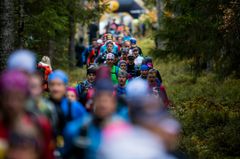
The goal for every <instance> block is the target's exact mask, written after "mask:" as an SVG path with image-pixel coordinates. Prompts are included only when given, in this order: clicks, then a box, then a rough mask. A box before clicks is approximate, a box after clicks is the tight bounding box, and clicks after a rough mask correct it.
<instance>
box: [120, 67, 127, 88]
mask: <svg viewBox="0 0 240 159" xmlns="http://www.w3.org/2000/svg"><path fill="white" fill-rule="evenodd" d="M127 76H128V73H127V72H126V71H124V70H121V71H119V73H118V83H119V85H120V86H121V87H124V86H125V85H126V82H127Z"/></svg>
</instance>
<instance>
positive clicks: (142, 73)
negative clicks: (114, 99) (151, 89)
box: [137, 65, 148, 80]
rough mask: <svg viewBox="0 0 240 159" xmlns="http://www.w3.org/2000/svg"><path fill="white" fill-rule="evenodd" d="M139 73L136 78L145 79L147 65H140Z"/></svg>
mask: <svg viewBox="0 0 240 159" xmlns="http://www.w3.org/2000/svg"><path fill="white" fill-rule="evenodd" d="M140 70H141V75H140V76H139V77H137V78H138V79H143V80H147V76H148V66H147V65H141V68H140Z"/></svg>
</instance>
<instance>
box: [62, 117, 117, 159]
mask: <svg viewBox="0 0 240 159" xmlns="http://www.w3.org/2000/svg"><path fill="white" fill-rule="evenodd" d="M118 119H121V118H119V117H117V116H115V115H114V116H112V118H111V119H110V121H113V120H118ZM83 128H86V132H87V133H86V135H85V136H81V132H82V130H83ZM102 131H103V128H101V127H99V126H97V125H96V124H95V123H94V122H93V117H91V116H86V118H84V119H83V120H81V119H79V120H75V121H73V122H71V123H70V124H68V126H67V127H66V129H65V131H64V138H65V141H66V143H65V152H64V153H65V156H66V158H70V157H73V158H74V159H75V158H83V157H82V156H71V155H74V154H73V153H72V150H73V149H74V145H75V143H76V141H78V140H79V139H83V138H87V139H88V140H89V141H90V142H89V144H87V145H86V147H85V152H86V153H85V154H86V156H85V157H84V158H83V159H96V157H97V156H96V155H97V152H98V149H99V146H100V144H101V140H102Z"/></svg>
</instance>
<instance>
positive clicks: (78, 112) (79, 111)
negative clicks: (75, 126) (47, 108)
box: [61, 98, 87, 120]
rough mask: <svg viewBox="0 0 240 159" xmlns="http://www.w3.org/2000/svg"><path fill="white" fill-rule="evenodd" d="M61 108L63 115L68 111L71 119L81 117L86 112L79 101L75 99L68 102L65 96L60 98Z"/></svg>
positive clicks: (67, 113) (66, 114)
mask: <svg viewBox="0 0 240 159" xmlns="http://www.w3.org/2000/svg"><path fill="white" fill-rule="evenodd" d="M69 106H70V107H71V112H70V110H69ZM61 109H62V111H63V113H64V116H65V117H67V116H68V115H69V112H70V113H71V114H70V115H71V118H72V120H76V119H78V118H82V117H83V116H84V115H86V113H87V112H86V110H85V108H84V107H83V105H82V104H81V103H79V102H77V101H74V102H70V103H69V100H68V99H67V98H63V99H62V102H61Z"/></svg>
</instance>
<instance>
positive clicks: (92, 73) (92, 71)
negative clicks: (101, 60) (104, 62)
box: [87, 67, 96, 83]
mask: <svg viewBox="0 0 240 159" xmlns="http://www.w3.org/2000/svg"><path fill="white" fill-rule="evenodd" d="M87 80H88V82H90V83H94V82H95V80H96V68H95V67H89V68H88V69H87Z"/></svg>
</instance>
